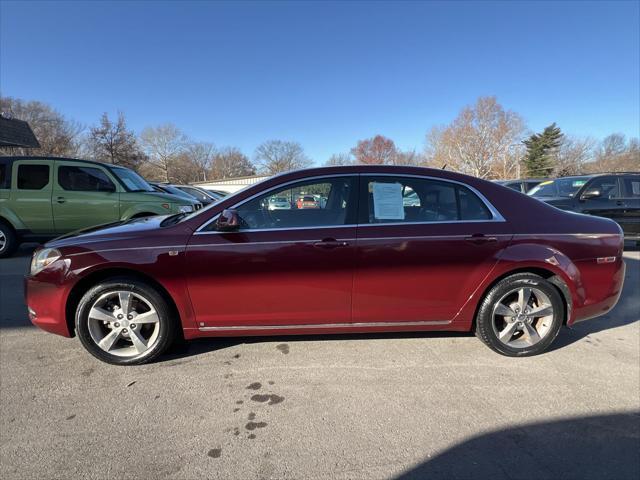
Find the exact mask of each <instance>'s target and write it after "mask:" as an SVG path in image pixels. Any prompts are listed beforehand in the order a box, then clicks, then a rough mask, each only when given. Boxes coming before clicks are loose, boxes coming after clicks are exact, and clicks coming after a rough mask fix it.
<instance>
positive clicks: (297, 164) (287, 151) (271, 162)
mask: <svg viewBox="0 0 640 480" xmlns="http://www.w3.org/2000/svg"><path fill="white" fill-rule="evenodd" d="M254 156H255V164H256V166H257V167H258V170H259V171H260V172H261V173H264V174H267V175H275V174H277V173H282V172H288V171H290V170H297V169H300V168H306V167H308V166H310V165H311V164H312V163H313V162H312V161H311V159H310V158H309V157H307V156H306V155H305V153H304V150H303V149H302V146H301V145H300V144H299V143H297V142H285V141H282V140H269V141H267V142H264V143H263V144H261V145H260V146H259V147H258V148H256V152H255V155H254Z"/></svg>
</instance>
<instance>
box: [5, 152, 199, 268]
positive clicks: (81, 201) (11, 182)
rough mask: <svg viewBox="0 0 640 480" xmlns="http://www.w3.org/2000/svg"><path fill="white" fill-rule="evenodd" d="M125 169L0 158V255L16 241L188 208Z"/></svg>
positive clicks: (60, 160)
mask: <svg viewBox="0 0 640 480" xmlns="http://www.w3.org/2000/svg"><path fill="white" fill-rule="evenodd" d="M195 203H196V202H195V201H194V200H193V199H182V198H176V197H173V196H171V195H164V194H159V193H155V192H154V190H153V188H152V187H151V186H150V185H149V184H148V183H147V182H146V181H145V180H144V179H143V178H142V177H141V176H140V175H138V174H137V173H136V172H134V171H133V170H129V169H128V168H124V167H120V166H116V165H111V164H105V163H100V162H93V161H88V160H80V159H75V158H55V157H27V156H22V157H0V258H2V257H6V256H9V255H11V254H12V253H13V252H14V251H15V249H16V248H17V247H18V245H19V244H20V243H21V242H28V241H40V240H44V239H49V238H52V237H55V236H57V235H61V234H64V233H68V232H70V231H74V230H79V229H83V228H87V227H92V226H95V225H99V224H105V223H112V222H117V221H122V220H129V219H131V218H138V217H146V216H150V215H162V214H169V213H176V212H185V213H187V212H191V211H193V210H194V205H195Z"/></svg>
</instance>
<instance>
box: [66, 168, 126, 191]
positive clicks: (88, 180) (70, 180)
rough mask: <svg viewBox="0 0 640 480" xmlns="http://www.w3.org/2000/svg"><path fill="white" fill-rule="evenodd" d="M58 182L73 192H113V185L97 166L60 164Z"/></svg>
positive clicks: (114, 188)
mask: <svg viewBox="0 0 640 480" xmlns="http://www.w3.org/2000/svg"><path fill="white" fill-rule="evenodd" d="M58 184H59V185H60V186H61V187H62V188H63V189H64V190H71V191H75V192H114V191H115V190H116V187H115V185H114V184H113V182H112V181H111V180H109V177H108V176H107V174H106V173H104V172H103V171H102V170H100V169H99V168H93V167H75V166H68V165H61V166H60V167H58Z"/></svg>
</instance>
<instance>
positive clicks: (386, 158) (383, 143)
mask: <svg viewBox="0 0 640 480" xmlns="http://www.w3.org/2000/svg"><path fill="white" fill-rule="evenodd" d="M351 154H352V155H353V156H354V157H355V158H356V162H358V163H361V164H365V165H392V164H393V163H394V160H395V157H396V155H397V154H398V150H397V149H396V145H395V143H393V140H391V139H390V138H387V137H384V136H382V135H376V136H375V137H373V138H367V139H366V140H360V141H358V144H357V145H356V146H355V147H353V148H352V149H351Z"/></svg>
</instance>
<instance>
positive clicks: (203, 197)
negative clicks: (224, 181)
mask: <svg viewBox="0 0 640 480" xmlns="http://www.w3.org/2000/svg"><path fill="white" fill-rule="evenodd" d="M174 187H176V188H177V189H179V190H182V191H183V192H185V193H188V194H189V195H191V196H192V197H195V198H197V199H198V201H199V202H200V203H202V204H203V205H205V206H206V205H211V204H212V203H214V202H217V201H218V200H221V199H222V198H223V197H224V195H219V194H217V193H215V192H213V191H209V190H205V189H204V188H200V187H195V186H193V185H174Z"/></svg>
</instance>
